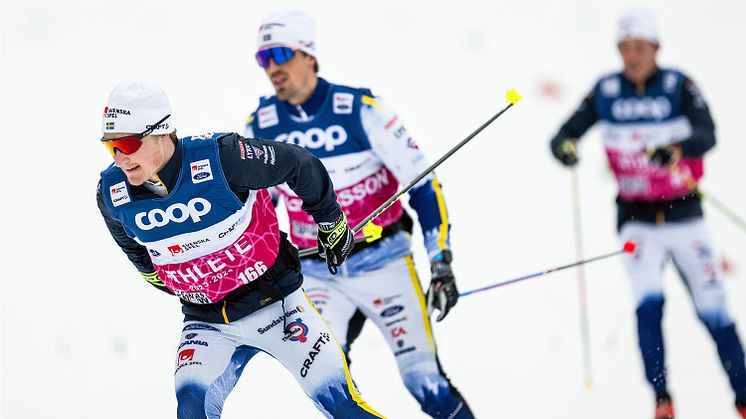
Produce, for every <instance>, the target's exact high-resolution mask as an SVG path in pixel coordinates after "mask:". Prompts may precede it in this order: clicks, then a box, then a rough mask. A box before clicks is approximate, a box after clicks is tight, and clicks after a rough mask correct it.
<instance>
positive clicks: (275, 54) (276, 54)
mask: <svg viewBox="0 0 746 419" xmlns="http://www.w3.org/2000/svg"><path fill="white" fill-rule="evenodd" d="M294 52H295V51H293V49H292V48H288V47H272V48H267V49H263V50H261V51H259V52H257V53H256V55H255V56H256V62H257V63H258V64H259V67H261V68H267V67H269V59H270V58H272V60H273V61H274V62H275V64H277V65H283V64H285V63H286V62H288V61H290V60H292V59H293V54H294Z"/></svg>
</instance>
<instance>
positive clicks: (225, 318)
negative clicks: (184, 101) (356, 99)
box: [96, 82, 382, 418]
mask: <svg viewBox="0 0 746 419" xmlns="http://www.w3.org/2000/svg"><path fill="white" fill-rule="evenodd" d="M102 125H103V133H104V136H103V138H102V139H101V141H102V143H103V144H104V145H105V146H106V147H107V148H108V150H109V151H110V152H111V154H112V156H113V158H114V164H112V165H110V166H109V167H108V168H107V169H106V170H104V171H103V172H102V173H101V180H100V182H99V185H98V191H97V195H96V199H97V202H98V206H99V208H100V210H101V214H102V215H103V217H104V220H105V221H106V226H107V227H108V228H109V231H110V232H111V235H112V236H113V238H114V240H115V241H116V243H117V244H118V245H119V246H120V247H121V248H122V250H123V251H124V252H125V254H126V255H127V257H128V258H129V259H130V261H131V262H132V263H133V264H134V265H135V267H136V268H137V269H138V270H139V271H140V273H141V274H142V275H143V277H144V278H145V279H146V280H147V281H148V282H149V283H150V284H152V285H153V286H155V287H156V288H158V289H160V290H162V291H165V292H167V293H169V294H174V295H176V296H178V297H179V298H180V299H181V303H182V311H183V313H184V315H185V318H184V326H183V329H182V332H181V342H180V343H179V346H178V352H177V356H176V366H175V375H174V382H175V388H176V398H177V401H178V407H177V415H178V417H179V418H218V417H220V414H221V411H222V408H223V403H224V401H225V398H226V397H227V396H228V394H229V393H230V392H231V390H232V389H233V387H234V386H235V385H236V383H237V381H238V379H239V377H240V376H241V373H242V372H243V369H244V367H245V366H246V364H247V363H248V362H249V360H250V359H251V358H252V357H253V356H254V355H256V354H257V353H259V352H265V353H267V354H269V355H271V356H273V357H274V358H275V359H277V360H278V361H279V362H280V363H282V364H283V365H284V366H285V367H286V368H287V369H288V370H289V371H290V373H291V374H292V375H293V376H294V377H295V379H296V380H297V381H298V383H299V384H300V386H301V387H302V389H303V391H304V392H305V393H306V394H307V395H308V396H309V397H310V398H311V399H312V400H313V402H314V403H315V405H316V407H317V408H318V409H319V410H320V411H321V412H323V413H324V414H325V415H327V416H331V417H334V418H373V417H377V418H378V417H382V416H380V415H379V414H378V413H376V412H375V411H374V410H373V409H371V408H370V407H369V406H368V405H367V404H366V403H365V401H364V400H363V399H362V398H361V397H360V395H359V394H358V392H357V390H356V389H355V386H354V384H353V382H352V379H351V378H350V375H349V371H348V368H347V364H346V361H345V359H344V355H343V351H342V350H341V347H340V346H339V344H338V343H337V342H336V340H335V339H334V337H333V335H332V333H331V331H330V330H329V328H328V327H327V326H326V324H325V323H324V321H323V319H322V318H321V316H320V315H319V314H318V313H317V312H316V310H315V309H314V308H313V305H312V304H311V303H310V302H309V301H308V297H306V295H305V294H304V292H303V290H302V289H301V288H300V287H301V283H302V281H303V277H302V276H301V274H300V270H299V265H300V261H299V259H298V255H297V251H296V250H295V248H294V247H293V246H292V245H290V244H289V243H288V241H287V239H286V235H285V234H284V233H281V232H280V231H279V230H278V224H277V217H276V214H275V210H274V207H273V206H272V202H271V199H270V197H269V193H268V192H267V190H266V188H268V187H271V186H273V185H277V184H279V183H283V182H285V183H286V184H287V185H288V187H289V188H291V190H293V191H294V193H296V194H297V195H298V196H299V197H300V199H301V200H302V202H303V207H304V208H305V209H306V210H307V211H308V212H309V213H310V214H312V216H313V219H314V220H315V222H317V223H318V238H317V240H318V242H319V243H320V244H319V246H320V247H321V248H322V250H323V251H324V253H325V256H326V258H327V260H329V263H330V265H332V266H334V267H337V266H339V265H340V264H341V263H342V262H343V261H344V259H345V258H346V257H347V255H348V254H349V252H350V250H351V249H352V247H353V241H352V233H351V232H350V230H349V228H348V227H347V219H346V217H345V215H344V213H343V212H342V211H341V210H340V208H339V205H338V204H337V202H336V196H335V195H334V191H333V188H332V183H331V180H330V179H329V176H328V175H327V174H326V171H325V170H324V167H323V165H322V164H321V163H320V162H319V160H318V159H316V158H315V157H313V155H311V154H310V153H308V152H307V151H306V150H304V149H302V148H301V147H296V146H292V145H287V144H280V143H275V142H270V141H263V140H257V139H249V138H242V137H240V136H239V135H237V134H207V135H204V136H198V137H187V138H183V139H179V138H177V137H176V131H175V130H174V124H173V120H172V117H171V107H170V104H169V101H168V98H167V97H166V95H165V93H164V92H163V90H161V89H160V88H159V87H157V86H155V85H153V84H150V83H146V82H125V83H122V84H120V85H118V86H117V87H115V88H114V90H113V91H112V92H111V95H110V96H109V99H108V103H107V106H106V108H105V109H104V115H103V123H102ZM257 402H258V401H257Z"/></svg>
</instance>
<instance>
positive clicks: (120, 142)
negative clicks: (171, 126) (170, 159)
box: [101, 114, 171, 156]
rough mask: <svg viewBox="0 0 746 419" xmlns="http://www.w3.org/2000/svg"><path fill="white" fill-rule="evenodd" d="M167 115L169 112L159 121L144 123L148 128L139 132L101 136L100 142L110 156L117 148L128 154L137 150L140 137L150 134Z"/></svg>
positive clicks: (140, 141)
mask: <svg viewBox="0 0 746 419" xmlns="http://www.w3.org/2000/svg"><path fill="white" fill-rule="evenodd" d="M169 116H171V114H168V115H166V116H164V117H163V118H162V119H161V120H160V121H158V122H156V123H155V124H153V125H146V126H147V127H149V128H148V129H146V130H145V131H143V132H141V133H139V134H132V135H128V136H126V137H119V138H108V139H107V138H104V137H101V142H102V143H103V144H104V146H105V147H106V149H107V150H109V153H111V155H112V156H114V155H115V154H116V152H117V150H119V152H121V153H122V154H125V155H130V154H132V153H134V152H136V151H137V150H139V149H140V146H141V145H142V139H143V138H145V137H147V136H148V135H150V134H151V133H152V132H153V130H154V129H155V128H156V127H157V126H158V125H160V124H161V123H162V122H163V121H165V120H166V119H168V117H169Z"/></svg>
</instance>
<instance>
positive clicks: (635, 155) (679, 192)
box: [551, 10, 746, 418]
mask: <svg viewBox="0 0 746 419" xmlns="http://www.w3.org/2000/svg"><path fill="white" fill-rule="evenodd" d="M659 45H660V44H659V39H658V34H657V32H656V27H655V23H654V21H653V17H652V16H651V15H650V14H648V13H647V12H645V11H642V10H635V11H630V12H628V13H626V14H624V15H622V17H621V19H620V22H619V26H618V33H617V47H618V49H619V53H620V55H621V57H622V61H623V63H624V68H623V71H622V72H620V73H616V74H612V75H609V76H605V77H602V78H601V79H600V80H599V81H598V82H597V83H596V85H595V86H594V88H593V90H592V91H591V92H590V93H589V94H588V96H586V97H585V99H584V100H583V102H582V103H581V105H580V107H579V108H578V109H577V110H576V111H575V113H574V114H573V115H572V116H571V117H570V119H569V120H568V121H567V122H566V123H565V124H564V125H563V126H562V128H561V129H560V131H559V133H558V134H557V135H556V136H555V137H554V138H553V139H552V141H551V150H552V152H553V154H554V156H555V157H556V158H557V159H558V160H559V161H560V162H562V163H563V164H564V165H566V166H574V165H575V164H577V162H578V153H577V147H576V143H577V141H578V139H579V138H580V137H581V136H582V135H583V134H584V133H585V132H586V130H588V129H589V128H590V127H591V126H592V125H594V124H595V123H597V122H598V123H599V126H600V127H601V135H602V137H603V141H604V146H605V148H606V155H607V157H608V160H609V164H610V166H611V169H612V171H613V172H614V175H615V177H616V181H617V185H618V187H619V195H618V197H617V208H618V218H617V227H618V229H619V234H620V237H621V239H622V241H626V240H633V241H635V242H636V243H637V244H638V250H637V252H636V253H635V254H634V255H625V256H624V257H625V266H626V270H627V273H628V275H629V278H630V283H631V285H632V293H633V296H634V298H635V302H636V304H637V325H638V335H639V345H640V350H641V352H642V358H643V362H644V365H645V375H646V377H647V379H648V381H649V382H650V385H651V386H652V387H653V390H654V391H655V400H656V408H655V417H656V418H673V417H674V406H673V402H672V400H671V395H670V393H669V391H668V382H667V380H666V367H665V362H664V361H665V360H664V345H663V334H662V330H661V319H662V316H663V302H664V297H663V278H662V270H663V266H664V263H665V261H666V260H667V259H668V258H669V257H670V258H671V259H672V260H673V263H674V265H675V267H676V269H677V270H678V271H679V273H680V274H681V276H682V278H683V279H684V281H685V283H686V286H687V288H688V290H689V291H690V294H691V296H692V299H693V301H694V305H695V307H696V310H697V314H698V316H699V318H700V320H701V321H702V322H703V323H704V325H705V326H706V327H707V330H708V331H709V332H710V335H711V336H712V338H713V340H714V341H715V344H716V345H717V350H718V354H719V356H720V360H721V362H722V364H723V368H724V369H725V372H726V373H727V374H728V378H729V379H730V384H731V387H732V388H733V391H734V392H735V396H736V399H735V403H736V408H737V411H738V412H739V414H740V415H741V416H742V417H744V418H746V369H745V368H744V352H743V348H742V345H741V342H740V340H739V338H738V334H737V333H736V328H735V326H734V324H733V320H732V319H731V317H730V315H729V313H728V309H727V308H726V297H725V290H724V288H723V282H722V276H721V273H720V270H719V266H718V263H717V259H716V257H715V254H714V249H713V246H712V242H711V240H710V236H709V233H708V230H707V228H706V227H705V222H704V219H703V214H702V206H701V203H700V195H699V193H698V190H697V184H698V181H699V179H700V178H701V177H702V174H703V155H704V154H705V153H706V152H707V151H708V150H710V149H711V148H712V147H713V146H714V145H715V127H714V123H713V121H712V117H711V116H710V112H709V110H708V107H707V104H706V103H705V101H704V99H703V98H702V95H701V93H700V91H699V89H698V88H697V86H696V85H695V84H694V82H693V81H692V80H691V79H690V78H689V77H687V76H686V75H684V74H683V73H681V72H680V71H678V70H674V69H666V68H659V67H658V64H657V62H656V55H657V53H658V49H659Z"/></svg>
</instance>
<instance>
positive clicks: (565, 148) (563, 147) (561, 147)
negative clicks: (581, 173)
mask: <svg viewBox="0 0 746 419" xmlns="http://www.w3.org/2000/svg"><path fill="white" fill-rule="evenodd" d="M577 142H578V140H577V139H576V138H567V139H564V140H562V142H560V143H559V144H558V145H557V148H555V149H554V156H555V157H556V158H557V160H559V161H560V163H562V164H564V165H565V166H575V165H576V164H578V147H577Z"/></svg>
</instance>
